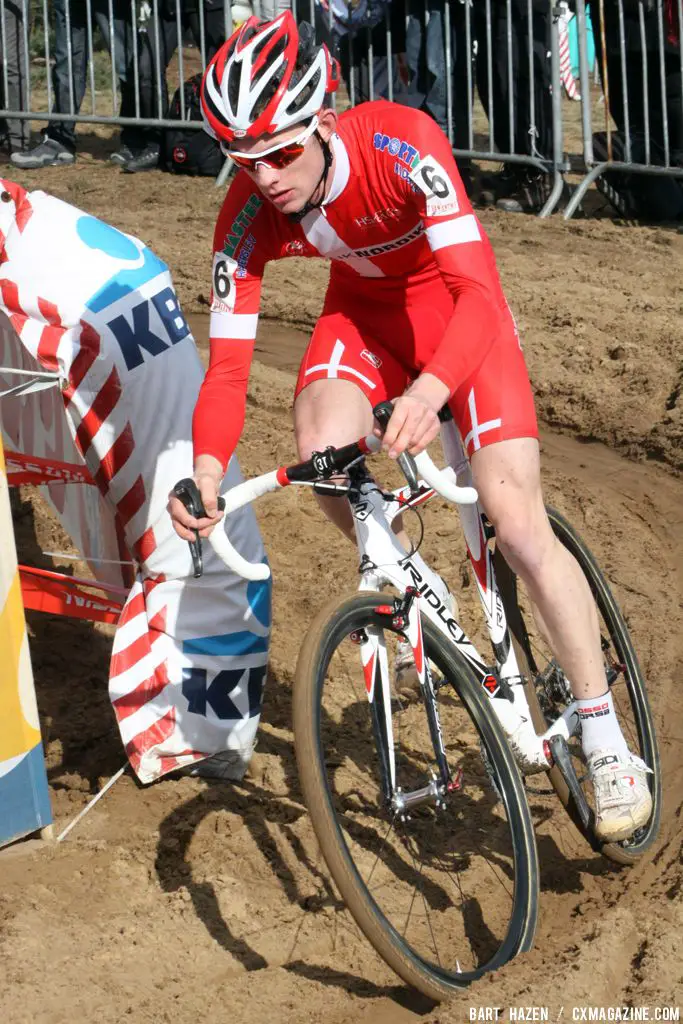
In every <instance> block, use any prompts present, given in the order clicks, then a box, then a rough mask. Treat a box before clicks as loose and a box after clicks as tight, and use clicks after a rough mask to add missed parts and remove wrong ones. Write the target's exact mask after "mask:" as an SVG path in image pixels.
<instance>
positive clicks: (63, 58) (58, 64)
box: [46, 0, 88, 153]
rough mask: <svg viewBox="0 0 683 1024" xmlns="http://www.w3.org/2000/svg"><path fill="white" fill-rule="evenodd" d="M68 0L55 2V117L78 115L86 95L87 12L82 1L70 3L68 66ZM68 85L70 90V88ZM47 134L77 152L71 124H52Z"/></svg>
mask: <svg viewBox="0 0 683 1024" xmlns="http://www.w3.org/2000/svg"><path fill="white" fill-rule="evenodd" d="M66 4H67V0H55V5H54V11H55V64H54V68H53V72H52V84H53V88H54V94H55V102H54V107H53V110H54V112H55V113H58V114H77V113H78V112H79V110H80V109H81V103H82V102H83V96H84V95H85V82H86V72H87V63H88V55H87V22H86V17H87V10H86V5H85V3H84V2H83V0H70V8H69V10H70V25H71V67H69V35H68V32H67V15H66ZM69 82H71V87H70V86H69ZM46 134H47V135H48V137H49V138H51V139H55V140H56V141H57V142H59V143H61V145H62V146H65V147H66V148H67V149H68V150H69V151H70V152H72V153H74V152H75V151H76V125H75V122H74V121H51V122H50V123H49V124H48V127H47V131H46Z"/></svg>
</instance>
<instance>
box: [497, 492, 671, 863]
mask: <svg viewBox="0 0 683 1024" xmlns="http://www.w3.org/2000/svg"><path fill="white" fill-rule="evenodd" d="M547 513H548V518H549V519H550V524H551V526H552V528H553V532H554V533H555V536H556V537H557V538H558V540H559V541H560V543H561V544H563V545H564V547H565V548H567V550H568V551H569V552H571V554H572V555H573V556H574V558H575V559H576V561H577V562H578V563H579V566H580V567H581V570H582V571H583V573H584V575H585V577H586V579H587V581H588V585H589V587H590V589H591V592H592V594H593V597H594V599H595V603H596V606H597V610H598V618H599V623H600V641H601V646H602V654H603V661H604V666H605V682H606V684H607V685H608V686H609V688H610V691H611V693H612V697H613V700H614V709H615V711H616V713H617V717H618V719H619V724H620V726H621V730H622V732H623V734H624V738H625V740H626V742H627V743H628V746H629V749H630V750H631V752H632V753H634V754H636V755H637V756H638V757H640V758H642V760H643V761H644V762H645V764H646V765H647V766H648V768H650V770H651V773H652V774H650V775H648V781H649V784H650V791H651V794H652V814H651V816H650V820H649V821H648V822H647V824H646V825H645V826H643V828H641V829H638V831H637V832H636V833H635V835H633V836H632V837H631V838H630V839H627V840H624V841H623V842H618V843H614V842H613V843H605V844H604V845H602V847H600V850H601V853H602V854H604V856H606V857H608V858H609V859H610V860H613V861H615V862H616V863H618V864H627V865H628V864H634V863H635V862H636V861H637V860H638V859H639V858H640V857H641V856H642V855H643V854H644V853H645V851H646V850H648V849H649V848H650V847H651V846H652V844H653V843H654V841H655V839H656V837H657V832H658V830H659V820H660V815H661V802H662V780H661V770H660V763H659V751H658V749H657V738H656V736H655V728H654V722H653V719H652V711H651V710H650V704H649V701H648V698H647V690H646V687H645V679H644V677H643V673H642V670H641V668H640V665H639V663H638V658H637V656H636V652H635V650H634V647H633V643H632V642H631V637H630V634H629V630H628V627H627V625H626V622H625V620H624V617H623V615H622V614H621V611H620V609H619V606H618V604H617V602H616V601H615V599H614V596H613V594H612V592H611V590H610V588H609V585H608V583H607V581H606V579H605V577H604V575H603V573H602V570H601V569H600V567H599V565H598V563H597V562H596V560H595V557H594V556H593V554H592V553H591V552H590V550H589V549H588V547H587V546H586V544H585V543H584V541H583V540H582V539H581V537H580V536H579V534H578V533H577V532H576V530H575V529H574V528H573V527H572V526H571V525H570V523H569V522H568V521H567V520H566V519H565V518H564V516H563V515H562V514H561V513H560V512H558V511H557V510H556V509H554V508H550V507H548V509H547ZM495 568H496V579H497V580H498V585H499V588H500V592H501V597H502V599H503V604H504V606H505V612H506V617H507V620H508V626H509V628H510V632H511V633H512V636H513V642H514V644H515V650H516V654H517V658H518V662H519V666H520V671H521V673H522V675H523V677H524V678H525V680H526V693H527V697H528V699H529V706H530V709H531V713H532V717H533V721H534V725H535V727H536V731H537V732H544V731H545V729H546V728H547V727H548V725H550V723H551V722H552V721H554V720H555V719H556V718H557V717H558V716H559V715H560V714H561V713H562V711H563V710H564V709H565V708H566V706H567V704H568V703H570V701H571V700H572V695H571V691H570V689H569V683H568V680H567V679H566V677H565V676H564V673H563V672H562V670H561V668H560V666H559V665H558V664H557V662H556V660H555V659H554V658H553V656H552V653H551V652H550V650H549V647H548V645H547V643H546V642H545V640H544V639H543V637H542V636H541V634H540V632H539V630H538V628H537V626H536V623H535V621H534V616H533V612H532V603H531V601H530V599H529V597H528V595H527V594H526V591H525V588H524V586H523V584H522V583H521V581H520V580H519V579H518V578H517V577H516V576H515V575H514V574H513V573H512V571H511V570H510V569H509V568H508V567H507V564H506V563H505V561H504V560H503V558H502V556H501V554H500V552H496V561H495ZM570 752H571V754H572V756H573V760H574V766H575V770H576V774H577V776H578V778H579V781H580V782H582V783H583V789H584V794H585V796H586V799H587V800H588V803H589V805H590V804H591V803H592V792H591V788H592V787H590V786H589V785H587V784H586V783H587V775H586V765H585V760H584V758H583V755H582V752H581V745H580V742H579V740H578V739H576V738H575V739H574V740H573V741H572V742H571V744H570ZM548 776H549V778H550V781H551V783H552V785H553V787H554V789H555V791H556V793H557V795H558V796H559V798H560V801H561V802H562V804H563V805H564V807H565V808H566V809H567V811H568V813H569V815H570V817H571V818H572V820H573V821H574V822H575V824H576V826H577V828H578V829H579V830H580V831H581V832H582V834H583V835H584V836H585V837H586V838H587V839H588V841H589V842H590V843H591V845H592V846H593V847H599V846H600V844H599V843H598V842H597V840H596V838H595V835H594V834H593V833H592V831H591V830H590V827H589V829H588V830H586V828H585V827H584V825H583V824H582V822H581V819H580V817H579V816H578V814H577V812H576V809H575V807H574V803H573V800H572V798H571V795H570V793H569V790H568V788H567V785H566V783H565V780H564V778H563V776H562V773H561V772H560V770H559V768H557V767H555V768H552V769H551V771H550V772H549V773H548Z"/></svg>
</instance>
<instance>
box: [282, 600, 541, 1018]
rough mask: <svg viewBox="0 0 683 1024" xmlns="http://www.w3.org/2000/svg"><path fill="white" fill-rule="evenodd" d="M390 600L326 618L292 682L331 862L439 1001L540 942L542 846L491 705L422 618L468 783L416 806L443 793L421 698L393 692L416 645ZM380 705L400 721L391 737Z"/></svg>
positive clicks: (303, 759)
mask: <svg viewBox="0 0 683 1024" xmlns="http://www.w3.org/2000/svg"><path fill="white" fill-rule="evenodd" d="M386 604H387V595H382V594H377V593H365V594H356V595H354V596H353V597H349V598H345V599H343V600H342V601H341V602H339V601H338V600H335V601H334V602H333V603H331V604H329V605H328V606H327V607H326V608H324V609H323V610H322V611H321V612H320V614H319V615H318V617H317V619H316V620H315V621H314V622H313V624H312V626H311V629H310V631H309V633H308V635H307V636H306V638H305V640H304V643H303V646H302V649H301V653H300V655H299V661H298V664H297V670H296V679H295V685H294V736H295V745H296V755H297V763H298V768H299V777H300V779H301V786H302V789H303V792H304V797H305V801H306V805H307V807H308V810H309V813H310V816H311V821H312V823H313V827H314V829H315V833H316V836H317V838H318V841H319V843H320V846H321V849H322V852H323V855H324V857H325V860H326V862H327V865H328V867H329V870H330V873H331V875H332V877H333V879H334V881H335V882H336V884H337V886H338V888H339V890H340V892H341V894H342V896H343V898H344V900H345V902H346V905H347V907H348V909H349V911H350V912H351V914H352V915H353V917H354V918H355V920H356V923H357V924H358V925H359V927H360V928H361V930H362V931H363V933H364V934H365V936H366V937H367V939H368V940H369V941H370V943H371V944H372V945H373V946H374V948H375V949H376V950H377V952H378V953H379V954H380V956H382V957H383V958H384V960H385V961H386V962H387V963H388V964H389V965H390V966H391V967H392V968H393V969H394V970H395V971H396V973H397V974H399V975H400V976H401V977H402V978H403V979H404V981H406V982H408V983H409V984H410V985H412V986H414V987H415V988H416V989H418V990H419V991H421V992H423V993H424V994H425V995H427V996H429V997H430V998H432V999H436V1000H441V999H444V998H448V997H449V996H451V995H452V994H453V992H454V991H455V990H457V989H460V988H463V987H464V986H466V985H467V984H469V983H470V982H471V981H473V980H475V979H476V978H479V977H480V976H481V975H482V974H484V972H486V971H491V970H495V969H496V968H498V967H500V966H502V965H503V964H504V963H506V962H507V961H508V960H510V959H511V958H512V957H514V956H515V955H516V954H517V953H519V952H522V951H525V950H528V949H529V948H530V947H531V944H532V941H533V936H534V931H535V926H536V918H537V911H538V864H537V858H536V845H535V838H534V832H533V826H532V822H531V816H530V813H529V808H528V805H527V802H526V797H525V793H524V787H523V784H522V780H521V777H520V775H519V771H518V769H517V766H516V764H515V762H514V759H513V757H512V754H511V752H510V750H509V748H508V745H507V743H506V740H505V737H504V735H503V733H502V730H501V728H500V726H499V724H498V722H497V720H496V718H495V717H494V716H493V715H492V714H491V712H490V709H489V705H488V698H487V697H486V696H485V695H484V694H483V692H482V690H481V688H480V686H479V684H478V682H477V680H476V678H475V677H474V675H473V673H472V671H471V670H470V668H469V667H468V665H467V662H466V661H465V660H464V659H463V658H462V656H461V655H460V654H459V652H458V651H457V650H456V649H455V648H454V647H453V646H452V644H450V642H449V641H448V640H447V639H446V638H445V637H444V636H443V635H441V634H440V633H439V631H438V630H437V629H436V627H434V626H433V625H432V624H431V622H429V621H428V620H427V619H425V618H424V617H423V618H422V627H423V636H424V646H425V655H426V657H427V659H428V661H429V663H430V666H431V670H432V677H433V680H434V684H435V689H436V698H437V700H436V704H437V716H438V722H439V725H440V729H441V734H442V737H443V747H444V750H445V756H446V761H447V765H448V769H449V771H450V776H451V778H452V779H453V780H454V785H453V787H452V789H450V791H449V792H447V793H445V794H444V793H442V794H441V798H440V799H438V800H430V799H425V800H423V801H422V802H420V803H419V805H417V806H413V807H411V808H410V809H409V810H408V811H406V809H405V803H404V801H405V799H406V797H407V796H408V795H409V794H416V793H419V792H425V790H426V789H429V787H430V786H434V785H435V784H436V782H437V780H438V778H439V769H438V767H437V756H436V753H435V746H434V743H435V740H434V730H432V731H431V733H430V728H429V722H428V716H427V710H426V705H425V702H424V700H423V698H422V696H421V695H418V696H417V697H416V699H411V700H406V699H405V697H404V696H399V694H398V693H397V692H396V688H395V686H394V674H395V673H394V667H393V663H394V659H395V656H396V652H397V645H398V643H399V641H400V640H401V639H402V636H401V634H400V633H398V632H397V631H395V630H394V629H393V627H392V625H391V620H390V618H388V617H387V615H386V614H380V613H379V611H378V608H379V607H380V606H384V607H385V608H386ZM368 643H371V644H374V645H375V646H374V648H373V649H375V650H378V651H380V652H381V654H380V656H381V658H382V659H383V658H384V652H386V663H385V669H384V670H383V671H384V678H385V680H386V684H385V688H384V691H383V692H382V687H381V686H380V684H379V683H377V686H376V687H375V689H374V691H373V700H372V702H371V701H370V700H369V698H368V686H369V685H370V684H369V682H368V679H367V678H366V676H365V675H364V671H363V660H364V651H363V645H364V644H368ZM365 653H367V649H366V652H365ZM378 703H381V705H382V707H381V708H380V709H378V706H377V705H378ZM378 710H379V715H380V718H381V720H382V721H383V722H384V723H388V725H386V724H385V726H383V727H382V728H378ZM392 760H393V765H394V769H395V776H394V784H393V786H390V787H389V790H390V791H389V792H387V782H386V780H387V777H388V774H390V773H391V772H390V762H391V761H392ZM388 766H389V767H388Z"/></svg>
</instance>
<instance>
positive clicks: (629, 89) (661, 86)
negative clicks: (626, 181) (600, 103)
mask: <svg viewBox="0 0 683 1024" xmlns="http://www.w3.org/2000/svg"><path fill="white" fill-rule="evenodd" d="M590 10H591V14H592V16H593V22H594V26H595V28H596V31H595V33H594V35H595V41H596V55H597V66H598V71H599V73H600V78H601V81H602V86H603V95H604V104H605V114H606V117H605V132H604V138H600V137H599V136H597V135H596V136H595V137H594V135H593V119H592V109H591V103H590V68H589V64H588V56H587V30H586V3H585V0H576V17H577V21H578V42H579V79H580V83H581V95H582V135H583V154H582V156H583V163H584V166H585V168H586V170H587V172H588V173H587V174H586V175H585V177H584V178H583V180H582V182H581V184H580V185H579V186H578V188H577V189H576V190H575V191H574V193H573V195H572V197H571V199H570V201H569V203H568V204H567V207H566V209H565V217H566V218H569V217H572V216H573V214H574V213H575V212H576V210H577V209H578V207H579V204H580V203H581V200H582V199H583V197H584V195H585V193H586V191H587V189H588V188H589V186H590V185H591V184H592V183H593V182H594V181H595V180H596V179H597V178H599V177H600V176H601V175H604V174H605V172H608V174H609V172H611V175H612V180H614V179H613V175H614V172H617V173H618V172H627V173H632V174H636V175H655V176H659V177H660V178H661V177H662V176H665V177H666V178H669V179H672V178H678V179H681V178H683V45H682V42H681V28H682V27H683V0H598V2H596V3H591V5H590ZM610 121H611V122H613V123H614V125H616V128H613V127H612V124H611V123H610ZM597 148H599V149H600V153H599V154H596V149H597ZM605 181H606V183H607V184H606V189H610V188H611V187H612V186H610V184H609V177H608V178H607V179H605ZM660 184H661V183H660ZM681 195H682V197H683V193H681ZM676 198H677V196H676V194H674V195H673V197H672V203H675V201H676ZM624 212H626V213H628V210H625V211H624ZM662 212H663V211H662ZM677 215H678V216H679V217H680V216H683V198H682V199H681V201H680V208H679V210H678V211H677Z"/></svg>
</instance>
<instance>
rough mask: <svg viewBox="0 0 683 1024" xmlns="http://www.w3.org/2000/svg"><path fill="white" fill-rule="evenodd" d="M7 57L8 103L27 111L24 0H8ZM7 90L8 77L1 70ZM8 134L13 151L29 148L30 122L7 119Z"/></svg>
mask: <svg viewBox="0 0 683 1024" xmlns="http://www.w3.org/2000/svg"><path fill="white" fill-rule="evenodd" d="M4 50H5V60H6V62H7V96H5V97H4V102H5V105H6V106H8V107H10V108H13V109H14V110H26V47H25V45H24V12H23V8H22V6H21V3H15V2H14V0H5V47H4ZM0 88H2V89H3V91H4V76H2V74H1V73H0ZM7 135H8V137H9V145H10V150H11V152H15V151H16V150H23V149H26V148H27V146H28V144H29V142H30V136H31V130H30V125H29V122H28V121H24V120H19V119H18V118H13V117H8V118H7Z"/></svg>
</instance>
